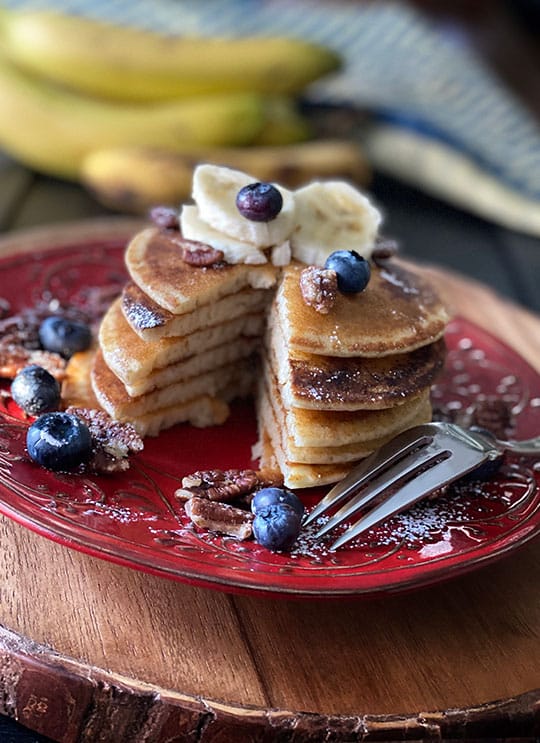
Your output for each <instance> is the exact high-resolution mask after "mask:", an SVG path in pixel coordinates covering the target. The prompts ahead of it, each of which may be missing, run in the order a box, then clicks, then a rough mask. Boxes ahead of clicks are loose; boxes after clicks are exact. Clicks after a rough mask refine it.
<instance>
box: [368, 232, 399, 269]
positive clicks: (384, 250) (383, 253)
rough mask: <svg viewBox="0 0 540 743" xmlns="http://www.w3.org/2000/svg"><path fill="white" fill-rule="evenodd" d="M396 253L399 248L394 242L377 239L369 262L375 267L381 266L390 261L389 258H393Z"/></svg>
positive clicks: (387, 239)
mask: <svg viewBox="0 0 540 743" xmlns="http://www.w3.org/2000/svg"><path fill="white" fill-rule="evenodd" d="M398 251H399V246H398V244H397V242H396V240H392V239H390V238H379V239H378V240H377V242H376V243H375V247H374V248H373V252H372V253H371V260H372V261H373V263H374V264H375V265H376V266H381V265H384V264H385V263H386V261H388V260H390V258H394V257H395V256H396V255H397V254H398Z"/></svg>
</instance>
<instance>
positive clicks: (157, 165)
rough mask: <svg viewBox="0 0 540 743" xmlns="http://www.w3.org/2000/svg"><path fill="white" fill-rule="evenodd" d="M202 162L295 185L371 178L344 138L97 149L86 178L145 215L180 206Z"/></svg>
mask: <svg viewBox="0 0 540 743" xmlns="http://www.w3.org/2000/svg"><path fill="white" fill-rule="evenodd" d="M200 162H211V163H215V164H219V165H226V166H228V167H231V168H236V169H238V170H243V171H244V172H247V173H249V174H250V175H252V176H253V177H254V178H257V179H259V180H262V181H272V182H277V183H282V184H283V185H285V186H289V187H295V186H299V185H303V184H305V183H307V182H309V181H311V180H313V179H315V178H334V177H341V178H346V179H347V180H351V181H354V182H356V183H359V184H362V185H365V184H366V183H367V181H368V179H369V167H368V165H367V163H366V160H365V159H364V156H363V154H362V151H361V150H360V148H359V147H358V145H357V144H355V143H354V142H349V141H344V140H319V141H313V142H305V143H302V144H296V145H287V146H276V147H238V148H223V149H215V148H213V149H199V150H196V151H194V152H192V153H191V154H178V153H173V152H169V151H167V150H159V149H149V148H140V147H121V148H114V149H105V150H96V151H95V152H93V153H91V154H90V155H88V157H87V158H86V159H85V161H84V163H83V166H82V171H81V178H82V181H83V183H84V184H85V185H86V186H87V187H88V189H89V190H90V191H92V192H93V193H94V195H95V196H96V197H97V198H98V199H99V200H100V201H101V202H102V203H103V204H105V205H106V206H108V207H112V208H113V209H116V210H118V211H122V212H130V213H138V214H144V213H145V212H147V211H148V209H149V208H150V207H152V206H154V205H157V204H169V205H173V206H175V205H178V204H180V203H181V202H183V201H185V200H186V199H188V198H189V197H190V196H191V184H192V175H193V168H194V167H195V166H196V165H197V164H198V163H200Z"/></svg>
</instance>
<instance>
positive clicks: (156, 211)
mask: <svg viewBox="0 0 540 743" xmlns="http://www.w3.org/2000/svg"><path fill="white" fill-rule="evenodd" d="M150 219H151V220H152V222H153V223H154V224H155V225H156V227H159V228H160V229H162V230H175V231H178V230H179V229H180V222H179V219H178V211H177V210H176V209H173V208H172V207H171V206H154V207H152V209H151V210H150Z"/></svg>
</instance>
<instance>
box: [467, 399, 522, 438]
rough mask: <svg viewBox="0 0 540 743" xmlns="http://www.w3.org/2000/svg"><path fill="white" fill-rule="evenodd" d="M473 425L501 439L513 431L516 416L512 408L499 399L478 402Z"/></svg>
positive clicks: (472, 421) (473, 416)
mask: <svg viewBox="0 0 540 743" xmlns="http://www.w3.org/2000/svg"><path fill="white" fill-rule="evenodd" d="M471 425H473V426H478V427H479V428H485V429H486V430H487V431H489V432H490V433H492V434H493V435H494V436H497V437H498V438H500V439H504V438H506V437H507V436H508V435H509V434H510V433H511V431H512V428H513V425H514V416H513V413H512V406H511V405H510V404H509V403H507V402H506V401H505V400H501V399H500V398H498V397H488V398H487V399H486V400H480V401H478V402H477V403H476V404H475V406H474V408H473V411H472V416H471Z"/></svg>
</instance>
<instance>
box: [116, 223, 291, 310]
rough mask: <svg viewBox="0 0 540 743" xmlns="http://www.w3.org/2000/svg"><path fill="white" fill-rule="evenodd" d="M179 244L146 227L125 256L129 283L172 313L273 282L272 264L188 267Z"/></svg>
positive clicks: (173, 237)
mask: <svg viewBox="0 0 540 743" xmlns="http://www.w3.org/2000/svg"><path fill="white" fill-rule="evenodd" d="M181 244H182V238H181V237H180V235H179V234H178V233H166V232H163V231H160V230H159V229H157V228H154V227H149V228H148V229H145V230H142V231H141V232H139V233H138V234H137V235H135V237H134V238H133V239H132V240H131V242H130V243H129V245H128V247H127V250H126V256H125V261H126V266H127V269H128V272H129V275H130V277H131V280H132V281H133V282H134V283H135V284H136V285H137V286H138V287H139V288H140V289H142V291H143V292H144V293H145V294H147V295H148V296H149V297H150V299H152V300H153V301H154V302H155V303H156V304H157V305H158V306H159V307H162V308H163V309H165V310H168V311H169V312H172V313H173V314H183V313H184V312H191V311H193V310H194V309H196V308H197V307H200V306H201V305H205V304H210V303H211V302H215V301H216V300H218V299H221V298H222V297H226V296H228V295H231V294H235V293H236V292H238V291H241V290H242V289H244V288H247V287H251V288H254V289H269V288H270V287H272V286H274V284H275V282H276V276H277V270H276V268H275V267H274V266H273V265H272V264H271V263H265V264H263V265H256V266H253V265H247V264H245V263H239V264H236V265H231V264H225V263H220V264H215V265H214V266H209V267H206V268H200V267H197V266H192V265H189V264H188V263H186V262H185V261H184V260H183V259H182V249H181Z"/></svg>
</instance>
